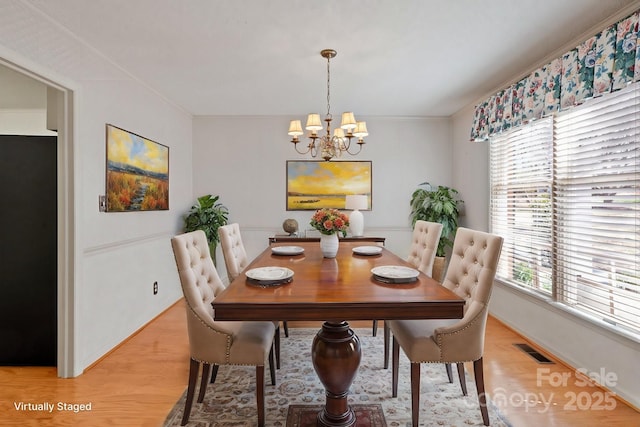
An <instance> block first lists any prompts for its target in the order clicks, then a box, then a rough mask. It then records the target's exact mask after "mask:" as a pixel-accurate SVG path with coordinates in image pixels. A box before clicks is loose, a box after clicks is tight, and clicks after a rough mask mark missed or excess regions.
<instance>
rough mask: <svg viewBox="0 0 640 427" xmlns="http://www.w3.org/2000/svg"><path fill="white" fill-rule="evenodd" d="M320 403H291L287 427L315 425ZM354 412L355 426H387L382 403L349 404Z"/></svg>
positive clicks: (314, 426) (310, 426) (312, 426)
mask: <svg viewBox="0 0 640 427" xmlns="http://www.w3.org/2000/svg"><path fill="white" fill-rule="evenodd" d="M321 409H322V405H291V406H289V413H288V414H287V427H316V425H317V421H318V412H320V410H321ZM351 409H353V412H354V413H355V414H356V425H355V427H387V423H386V422H385V420H384V411H383V410H382V405H357V404H356V405H351Z"/></svg>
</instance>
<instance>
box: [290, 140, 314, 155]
mask: <svg viewBox="0 0 640 427" xmlns="http://www.w3.org/2000/svg"><path fill="white" fill-rule="evenodd" d="M291 142H293V148H295V149H296V151H297V152H298V154H307V153H309V152H311V156H313V157H315V154H313V153H314V151H313V149H314V148H315V144H314V143H309V145H307V150H306V151H300V150H298V143H299V142H300V141H291Z"/></svg>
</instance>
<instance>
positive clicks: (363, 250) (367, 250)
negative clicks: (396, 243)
mask: <svg viewBox="0 0 640 427" xmlns="http://www.w3.org/2000/svg"><path fill="white" fill-rule="evenodd" d="M352 250H353V253H354V254H357V255H379V254H380V253H381V252H382V247H381V246H356V247H355V248H353V249H352Z"/></svg>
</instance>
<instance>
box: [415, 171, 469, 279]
mask: <svg viewBox="0 0 640 427" xmlns="http://www.w3.org/2000/svg"><path fill="white" fill-rule="evenodd" d="M462 203H464V202H463V201H462V200H460V199H459V198H458V191H457V190H455V189H453V188H450V187H445V186H442V185H439V186H438V187H437V188H436V187H434V186H432V185H431V184H430V183H428V182H423V183H421V184H420V185H419V186H418V188H417V189H416V190H415V191H414V192H413V194H412V195H411V214H410V216H411V225H412V226H413V225H415V223H416V221H417V220H423V221H429V222H439V223H440V224H442V234H441V236H440V241H439V242H438V248H437V250H436V260H435V262H434V266H433V277H434V278H435V279H436V280H438V281H439V282H440V281H442V273H443V272H444V266H445V257H446V254H447V248H450V247H452V246H453V239H454V237H455V234H456V230H457V229H458V216H459V214H460V211H459V209H460V205H461V204H462Z"/></svg>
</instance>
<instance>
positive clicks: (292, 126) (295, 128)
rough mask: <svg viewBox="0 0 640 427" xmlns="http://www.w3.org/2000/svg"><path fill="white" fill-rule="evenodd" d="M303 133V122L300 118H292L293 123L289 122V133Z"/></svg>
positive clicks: (297, 134)
mask: <svg viewBox="0 0 640 427" xmlns="http://www.w3.org/2000/svg"><path fill="white" fill-rule="evenodd" d="M302 134H303V132H302V124H301V123H300V120H291V123H289V135H291V136H299V135H302Z"/></svg>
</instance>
